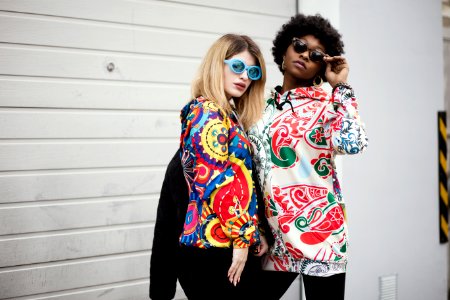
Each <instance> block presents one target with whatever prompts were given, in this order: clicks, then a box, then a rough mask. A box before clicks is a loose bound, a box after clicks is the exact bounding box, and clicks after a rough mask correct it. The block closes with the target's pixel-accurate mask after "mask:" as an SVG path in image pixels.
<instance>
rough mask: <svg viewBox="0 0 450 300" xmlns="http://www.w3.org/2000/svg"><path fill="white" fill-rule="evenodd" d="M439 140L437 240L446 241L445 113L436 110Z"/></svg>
mask: <svg viewBox="0 0 450 300" xmlns="http://www.w3.org/2000/svg"><path fill="white" fill-rule="evenodd" d="M438 132H439V133H438V141H439V240H440V242H441V243H446V242H448V188H447V114H446V112H445V111H439V112H438Z"/></svg>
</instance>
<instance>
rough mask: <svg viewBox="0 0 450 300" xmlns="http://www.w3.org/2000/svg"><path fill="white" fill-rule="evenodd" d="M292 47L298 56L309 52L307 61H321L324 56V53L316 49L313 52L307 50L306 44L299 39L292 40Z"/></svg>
mask: <svg viewBox="0 0 450 300" xmlns="http://www.w3.org/2000/svg"><path fill="white" fill-rule="evenodd" d="M292 47H293V48H294V51H295V52H297V53H299V54H300V53H304V52H305V51H307V50H309V59H310V60H312V61H314V62H321V61H323V58H324V57H325V55H326V54H325V53H323V52H322V51H319V50H317V49H315V50H311V49H308V44H307V43H306V42H305V41H303V40H301V39H299V38H292Z"/></svg>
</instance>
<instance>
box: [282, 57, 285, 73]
mask: <svg viewBox="0 0 450 300" xmlns="http://www.w3.org/2000/svg"><path fill="white" fill-rule="evenodd" d="M284 69H286V66H285V65H284V56H283V62H282V63H281V70H283V71H284Z"/></svg>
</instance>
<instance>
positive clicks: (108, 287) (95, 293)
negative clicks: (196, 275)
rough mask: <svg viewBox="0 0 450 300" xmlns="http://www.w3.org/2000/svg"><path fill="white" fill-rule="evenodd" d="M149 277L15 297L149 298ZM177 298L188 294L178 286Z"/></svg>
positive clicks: (70, 299)
mask: <svg viewBox="0 0 450 300" xmlns="http://www.w3.org/2000/svg"><path fill="white" fill-rule="evenodd" d="M148 285H149V281H148V279H144V280H131V281H127V282H119V283H112V284H105V285H101V286H96V287H88V288H80V289H74V290H68V291H62V292H54V293H46V294H39V295H36V296H25V297H19V298H16V297H15V298H14V299H15V300H46V299H51V300H55V299H57V300H80V299H83V300H98V299H104V300H125V299H126V300H148V288H149V286H148ZM174 299H175V300H186V296H185V295H184V293H183V290H181V287H180V286H178V289H177V292H176V294H175V298H174Z"/></svg>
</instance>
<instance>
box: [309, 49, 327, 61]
mask: <svg viewBox="0 0 450 300" xmlns="http://www.w3.org/2000/svg"><path fill="white" fill-rule="evenodd" d="M323 57H324V55H323V53H322V52H320V51H312V52H311V54H310V55H309V58H310V59H311V60H312V61H315V62H319V61H322V60H323Z"/></svg>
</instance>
